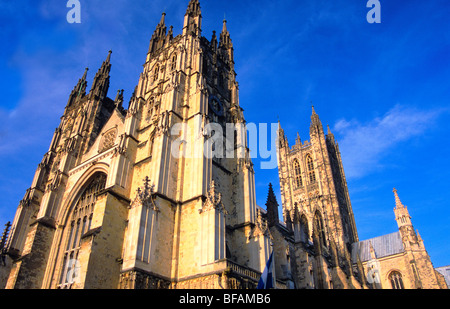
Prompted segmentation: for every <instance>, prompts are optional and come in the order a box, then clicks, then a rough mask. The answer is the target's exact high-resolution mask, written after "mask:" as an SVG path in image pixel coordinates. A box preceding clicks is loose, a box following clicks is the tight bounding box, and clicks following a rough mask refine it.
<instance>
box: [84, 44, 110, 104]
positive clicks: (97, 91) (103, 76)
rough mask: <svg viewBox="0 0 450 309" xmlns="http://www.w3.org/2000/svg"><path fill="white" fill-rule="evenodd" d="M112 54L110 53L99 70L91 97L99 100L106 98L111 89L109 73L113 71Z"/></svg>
mask: <svg viewBox="0 0 450 309" xmlns="http://www.w3.org/2000/svg"><path fill="white" fill-rule="evenodd" d="M111 53H112V51H109V52H108V56H107V57H106V60H105V61H103V63H102V65H101V67H100V69H98V71H97V74H95V77H94V81H93V83H92V88H91V91H90V92H89V94H90V95H91V96H97V97H98V98H99V99H103V98H105V97H106V95H107V93H108V89H109V77H110V76H109V72H110V71H111Z"/></svg>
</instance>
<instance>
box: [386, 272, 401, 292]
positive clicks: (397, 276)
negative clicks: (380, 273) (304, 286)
mask: <svg viewBox="0 0 450 309" xmlns="http://www.w3.org/2000/svg"><path fill="white" fill-rule="evenodd" d="M389 281H390V282H391V286H392V288H393V289H404V287H403V280H402V274H401V273H399V272H398V271H393V272H391V274H390V275H389Z"/></svg>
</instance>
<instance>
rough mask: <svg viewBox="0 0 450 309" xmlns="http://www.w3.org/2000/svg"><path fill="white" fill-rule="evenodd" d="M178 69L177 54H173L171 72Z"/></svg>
mask: <svg viewBox="0 0 450 309" xmlns="http://www.w3.org/2000/svg"><path fill="white" fill-rule="evenodd" d="M176 68H177V54H175V53H174V54H173V55H172V62H171V65H170V70H171V71H175V69H176Z"/></svg>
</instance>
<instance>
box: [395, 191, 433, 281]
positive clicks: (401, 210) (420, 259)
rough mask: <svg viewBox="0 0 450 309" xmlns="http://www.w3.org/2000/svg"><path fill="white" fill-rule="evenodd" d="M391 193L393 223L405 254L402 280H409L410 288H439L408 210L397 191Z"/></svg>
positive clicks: (431, 265)
mask: <svg viewBox="0 0 450 309" xmlns="http://www.w3.org/2000/svg"><path fill="white" fill-rule="evenodd" d="M393 191H394V197H395V208H394V214H395V221H396V222H397V225H398V230H399V233H400V238H401V241H402V243H403V250H404V254H405V264H406V265H404V270H403V273H404V274H403V276H404V277H405V278H404V279H403V280H406V279H407V278H409V282H408V283H407V284H408V285H409V286H410V288H416V289H422V288H424V289H435V288H439V284H438V280H437V277H436V272H435V270H434V267H433V264H432V263H431V260H430V257H429V255H428V253H427V251H426V249H425V245H424V243H423V240H422V237H420V235H419V232H418V231H417V232H416V231H415V230H414V227H413V224H412V221H411V216H410V215H409V211H408V208H407V207H406V206H405V205H403V204H402V202H401V200H400V198H399V196H398V192H397V189H395V188H394V190H393ZM408 264H409V265H408ZM408 266H409V267H408Z"/></svg>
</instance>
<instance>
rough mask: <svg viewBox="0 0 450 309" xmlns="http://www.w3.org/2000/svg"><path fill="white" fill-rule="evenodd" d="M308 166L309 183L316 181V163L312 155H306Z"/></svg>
mask: <svg viewBox="0 0 450 309" xmlns="http://www.w3.org/2000/svg"><path fill="white" fill-rule="evenodd" d="M306 166H307V168H308V176H309V183H315V182H316V173H315V172H314V163H313V160H312V158H311V156H310V155H307V156H306Z"/></svg>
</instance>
